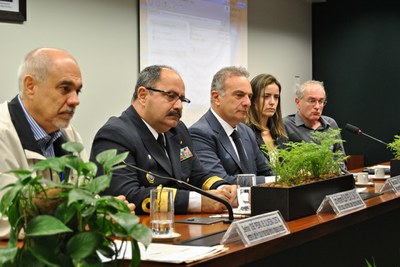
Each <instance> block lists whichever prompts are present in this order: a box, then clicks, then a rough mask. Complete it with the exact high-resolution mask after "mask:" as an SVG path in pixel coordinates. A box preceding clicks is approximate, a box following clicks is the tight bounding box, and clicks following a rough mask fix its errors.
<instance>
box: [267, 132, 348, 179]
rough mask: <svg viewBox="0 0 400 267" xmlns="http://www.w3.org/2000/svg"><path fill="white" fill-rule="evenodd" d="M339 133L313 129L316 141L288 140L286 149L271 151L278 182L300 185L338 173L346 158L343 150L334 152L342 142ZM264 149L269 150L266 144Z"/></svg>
mask: <svg viewBox="0 0 400 267" xmlns="http://www.w3.org/2000/svg"><path fill="white" fill-rule="evenodd" d="M339 134H340V129H337V130H333V129H330V130H329V131H326V132H314V133H313V134H312V137H311V138H312V140H313V142H304V141H303V142H288V143H286V144H285V148H277V149H275V150H273V151H271V152H269V157H270V163H269V165H270V167H271V170H272V171H273V173H274V174H275V176H276V178H275V183H280V184H286V185H297V184H302V183H306V182H308V181H310V180H322V179H327V178H331V177H334V176H337V175H339V174H340V167H341V166H342V165H343V164H344V161H345V160H346V156H345V155H344V153H343V152H342V151H336V152H333V151H332V146H333V145H334V144H336V143H340V142H343V140H341V139H339V138H338V136H339ZM261 149H262V150H263V152H264V153H265V152H266V151H267V147H266V146H265V145H263V146H262V147H261Z"/></svg>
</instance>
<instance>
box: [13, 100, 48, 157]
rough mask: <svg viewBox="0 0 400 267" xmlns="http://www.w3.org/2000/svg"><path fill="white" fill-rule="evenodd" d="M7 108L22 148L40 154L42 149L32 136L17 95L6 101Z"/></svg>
mask: <svg viewBox="0 0 400 267" xmlns="http://www.w3.org/2000/svg"><path fill="white" fill-rule="evenodd" d="M8 109H9V111H10V116H11V120H12V123H13V124H14V127H15V130H16V131H17V133H18V137H19V140H20V141H21V145H22V147H23V148H24V149H27V150H30V151H34V152H37V153H39V154H42V151H41V150H40V148H39V146H38V144H37V142H36V140H35V138H34V137H33V132H32V130H31V127H30V125H29V122H28V120H27V119H26V117H25V114H24V111H23V110H22V107H21V105H20V104H19V101H18V97H14V99H13V100H11V101H10V102H9V103H8Z"/></svg>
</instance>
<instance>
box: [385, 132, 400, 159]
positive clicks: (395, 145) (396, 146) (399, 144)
mask: <svg viewBox="0 0 400 267" xmlns="http://www.w3.org/2000/svg"><path fill="white" fill-rule="evenodd" d="M387 146H388V148H389V149H390V150H392V151H393V154H394V157H395V159H398V160H400V135H395V136H394V140H393V142H391V143H389V144H388V145H387Z"/></svg>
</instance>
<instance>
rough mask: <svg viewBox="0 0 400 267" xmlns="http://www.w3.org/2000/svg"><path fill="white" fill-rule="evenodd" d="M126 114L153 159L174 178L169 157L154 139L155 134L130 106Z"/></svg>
mask: <svg viewBox="0 0 400 267" xmlns="http://www.w3.org/2000/svg"><path fill="white" fill-rule="evenodd" d="M126 113H127V115H128V118H130V120H131V121H132V123H133V124H134V125H135V126H136V128H137V130H138V132H139V136H140V138H141V139H142V142H143V144H144V146H145V147H146V149H147V150H148V152H149V154H150V155H151V157H152V158H153V159H154V160H155V161H156V162H157V163H158V164H159V165H160V166H161V167H162V168H163V169H164V170H165V171H166V172H167V173H168V174H169V175H170V176H172V168H171V162H170V161H169V159H168V157H167V155H166V154H165V153H164V151H162V149H160V145H159V144H158V143H157V140H156V139H155V138H154V136H153V134H152V133H151V132H150V130H149V128H147V126H146V124H144V122H143V120H142V118H141V117H140V116H139V114H138V113H137V112H136V110H135V109H134V108H133V107H132V106H130V107H129V108H128V109H127V110H126Z"/></svg>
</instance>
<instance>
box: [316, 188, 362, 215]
mask: <svg viewBox="0 0 400 267" xmlns="http://www.w3.org/2000/svg"><path fill="white" fill-rule="evenodd" d="M365 207H366V205H365V203H364V200H363V199H362V198H361V196H360V194H359V193H357V189H352V190H348V191H343V192H339V193H336V194H332V195H327V196H325V198H324V200H323V201H322V202H321V204H320V205H319V207H318V210H317V213H320V212H322V211H327V210H330V209H333V211H334V212H335V213H336V214H343V213H346V212H349V211H352V210H355V209H361V208H365Z"/></svg>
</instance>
